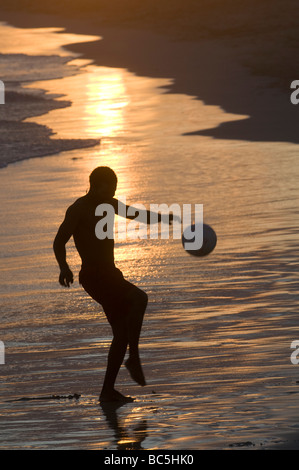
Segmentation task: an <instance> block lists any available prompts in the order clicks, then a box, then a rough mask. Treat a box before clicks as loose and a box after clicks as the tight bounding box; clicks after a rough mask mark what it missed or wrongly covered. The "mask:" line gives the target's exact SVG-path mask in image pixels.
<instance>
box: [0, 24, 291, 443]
mask: <svg viewBox="0 0 299 470" xmlns="http://www.w3.org/2000/svg"><path fill="white" fill-rule="evenodd" d="M19 34H20V30H18V35H19ZM23 34H24V37H25V36H26V41H27V42H26V41H25V40H24V42H23V44H24V45H26V44H27V43H28V46H27V47H28V50H27V52H26V48H25V46H24V50H22V53H24V54H28V55H30V54H32V39H30V37H31V38H32V37H34V41H35V44H36V43H37V40H36V36H37V35H41V37H42V36H43V34H45V32H44V31H43V30H41V29H40V30H38V31H36V30H35V31H33V30H29V29H28V30H24V31H23ZM55 34H56V33H55V32H54V31H48V30H47V35H49V37H53V36H54V38H53V49H52V51H51V53H52V54H54V52H53V51H56V52H57V54H58V55H61V56H62V55H64V53H62V52H61V48H60V45H61V44H64V42H63V41H64V35H63V34H61V33H59V39H60V42H59V44H58V43H57V42H56V41H57V37H56V36H57V35H56V36H55ZM67 42H68V38H66V39H65V43H67ZM54 45H55V47H54ZM30 48H31V49H30ZM55 48H56V49H55ZM35 51H36V49H35ZM0 52H1V50H0ZM4 52H5V53H11V51H10V50H6V51H4ZM36 53H38V51H36ZM73 65H74V66H75V65H76V67H78V66H79V67H82V71H81V72H80V73H78V70H76V73H75V74H71V75H69V74H68V73H67V71H66V72H65V74H63V77H61V78H51V77H50V78H51V79H50V80H46V79H45V80H43V81H42V82H34V83H32V84H29V83H27V84H26V89H27V90H28V92H30V90H31V88H32V89H36V88H42V89H43V90H46V91H47V92H48V93H51V94H58V95H61V94H63V95H64V96H63V97H61V99H63V100H70V101H72V103H73V104H72V106H71V107H66V108H63V109H57V110H53V111H51V112H49V113H48V114H46V115H43V116H39V117H38V118H36V117H35V118H30V119H29V121H33V122H37V123H39V124H44V125H48V126H49V127H51V128H52V129H53V130H54V132H56V136H55V137H56V138H71V139H72V138H77V137H78V134H79V136H80V137H82V138H101V145H100V146H96V147H93V148H88V149H84V150H82V149H78V150H72V151H68V152H64V153H60V154H58V155H56V156H52V157H46V158H34V159H31V160H27V161H23V162H19V163H17V164H13V165H9V166H8V167H7V168H3V169H1V171H0V191H1V201H2V211H1V215H0V247H1V258H2V263H1V268H0V269H1V290H0V296H1V336H0V340H1V341H3V342H4V344H5V353H6V354H5V365H0V376H1V403H0V415H1V422H0V442H1V444H0V446H1V448H4V449H8V448H10V449H16V448H34V449H56V448H66V449H75V448H76V449H117V448H125V449H130V448H144V449H155V448H157V449H215V448H239V447H240V446H243V445H244V447H245V448H252V449H257V448H267V447H270V446H272V445H273V444H275V443H276V442H279V441H283V440H287V437H286V436H287V435H288V433H294V432H296V431H297V428H298V424H297V421H298V419H297V418H298V412H297V402H298V392H299V385H298V383H297V378H298V377H297V375H298V372H297V369H296V366H295V365H293V364H292V363H291V361H290V354H291V352H292V350H291V349H290V345H291V342H292V341H293V340H296V339H298V333H297V310H298V300H299V296H298V275H297V273H298V231H299V226H298V199H299V189H298V184H297V182H298V176H299V165H298V162H297V146H296V145H294V144H285V143H269V142H268V143H260V142H259V143H255V142H246V141H229V140H213V139H211V138H209V137H203V136H183V135H182V134H183V133H186V132H192V131H194V130H198V129H199V128H201V129H205V128H206V129H208V128H211V127H214V126H216V125H218V124H220V123H222V122H225V121H228V120H232V119H239V118H240V116H233V115H227V114H226V113H224V111H223V110H221V109H220V108H218V107H216V106H207V105H205V104H204V103H203V102H202V101H200V100H196V99H194V98H192V97H190V96H186V95H178V94H176V95H172V94H169V93H166V88H165V87H167V85H168V84H169V83H171V80H172V79H171V77H169V80H166V79H153V78H147V77H138V76H136V75H134V74H133V73H131V72H128V71H127V70H126V69H116V68H111V67H105V66H103V67H99V66H95V65H93V64H92V63H90V62H88V61H87V60H84V61H83V60H82V59H80V58H74V61H73V62H72V61H71V62H70V63H68V67H69V66H73ZM63 70H64V69H63ZM182 116H183V119H182ZM99 164H103V165H106V164H107V165H109V166H111V167H112V168H113V169H114V170H115V171H116V173H117V175H118V179H119V185H118V190H117V195H116V196H125V197H126V198H127V203H129V204H134V203H135V204H136V203H143V204H145V205H147V206H149V205H150V204H151V203H158V204H161V203H166V204H172V203H178V204H181V205H182V204H195V203H200V204H203V205H204V220H205V221H206V222H207V223H209V224H211V225H212V226H213V227H214V229H215V230H216V232H217V235H218V244H217V247H216V249H215V251H214V252H213V253H212V254H211V255H210V256H209V257H207V258H205V259H197V258H194V257H191V256H189V255H187V254H186V253H185V252H184V250H183V248H182V246H181V242H180V240H172V239H170V240H161V239H158V240H151V239H143V240H129V239H126V240H124V241H119V242H118V243H117V245H116V250H115V257H116V261H117V265H118V266H119V267H120V269H122V271H123V272H124V274H125V276H126V277H127V278H128V279H129V280H130V281H132V282H134V283H136V284H137V285H138V286H140V287H142V288H143V289H144V290H146V292H147V293H148V295H149V299H150V303H149V307H148V311H147V315H146V321H145V324H144V330H143V335H142V342H141V353H142V358H143V362H144V369H145V374H146V377H147V381H148V386H147V387H146V388H145V389H140V388H138V387H135V386H134V385H133V384H132V383H131V380H130V378H129V377H128V376H127V374H126V371H125V370H121V372H120V376H119V379H118V384H119V388H120V389H121V390H122V391H124V392H125V393H129V394H132V395H134V396H136V400H135V402H134V403H132V404H128V405H126V406H123V407H121V408H119V409H118V410H113V409H111V408H110V409H103V408H101V407H100V406H99V404H98V402H97V399H98V394H99V391H100V387H101V383H102V380H103V376H104V372H105V361H106V355H107V352H108V347H109V342H110V339H111V334H110V328H109V325H108V324H107V322H106V320H105V318H104V315H103V313H102V312H101V311H100V310H99V308H98V306H97V305H96V304H95V302H94V301H93V300H91V299H89V298H88V297H87V295H86V294H85V293H84V291H83V290H82V288H81V287H80V286H79V284H78V280H77V277H76V280H75V284H74V286H73V287H72V288H71V289H69V290H64V289H62V288H60V286H59V285H58V282H57V277H58V269H57V266H56V264H55V260H54V256H53V253H52V241H53V238H54V236H55V233H56V230H57V228H58V226H59V224H60V223H61V221H62V219H63V216H64V211H65V209H66V207H67V206H68V205H69V204H70V203H71V202H72V201H73V200H74V199H76V198H77V197H79V196H81V195H82V194H84V193H85V191H86V189H87V187H88V175H89V173H90V171H91V170H92V169H93V168H94V167H95V166H97V165H99ZM68 259H69V263H70V265H71V266H72V267H73V269H74V272H75V273H76V274H77V273H78V270H79V267H80V261H79V258H78V255H77V254H76V252H75V249H74V246H73V244H72V243H71V242H70V244H69V246H68ZM297 367H298V366H297ZM70 393H78V394H81V397H80V399H79V400H74V399H72V400H68V399H61V400H54V399H52V400H29V401H14V400H17V399H20V398H22V397H27V398H36V397H43V396H51V395H53V394H54V395H68V394H70Z"/></svg>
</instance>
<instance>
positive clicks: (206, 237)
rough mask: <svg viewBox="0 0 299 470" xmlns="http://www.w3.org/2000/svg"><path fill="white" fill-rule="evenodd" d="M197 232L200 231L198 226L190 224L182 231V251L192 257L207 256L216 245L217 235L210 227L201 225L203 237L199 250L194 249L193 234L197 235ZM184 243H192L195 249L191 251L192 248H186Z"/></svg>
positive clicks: (194, 236)
mask: <svg viewBox="0 0 299 470" xmlns="http://www.w3.org/2000/svg"><path fill="white" fill-rule="evenodd" d="M199 230H200V224H196V225H195V224H192V225H190V226H189V227H187V228H186V229H185V230H184V233H183V235H182V244H183V247H184V250H185V251H186V252H187V253H189V254H190V255H192V256H197V257H202V256H207V255H209V254H210V253H211V252H212V251H213V250H214V249H215V246H216V245H217V235H216V233H215V231H214V229H212V227H210V225H207V224H202V235H203V240H202V246H201V248H196V246H195V245H196V244H195V241H196V240H195V238H196V235H195V233H197V235H198V233H199ZM186 243H194V248H195V249H192V246H186Z"/></svg>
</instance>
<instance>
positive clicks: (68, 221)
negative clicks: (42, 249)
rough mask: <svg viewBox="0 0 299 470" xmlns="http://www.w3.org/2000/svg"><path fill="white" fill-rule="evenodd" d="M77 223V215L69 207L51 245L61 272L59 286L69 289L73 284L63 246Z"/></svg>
mask: <svg viewBox="0 0 299 470" xmlns="http://www.w3.org/2000/svg"><path fill="white" fill-rule="evenodd" d="M77 223H78V217H77V214H76V212H75V211H74V210H73V209H72V206H71V207H70V208H69V209H68V210H67V211H66V215H65V219H64V221H63V222H62V224H61V225H60V227H59V229H58V232H57V235H56V237H55V239H54V243H53V250H54V254H55V257H56V260H57V262H58V264H59V267H60V271H61V272H60V276H59V282H60V284H61V285H63V286H66V287H69V285H70V283H73V273H72V271H71V270H70V268H69V265H68V264H67V261H66V248H65V245H66V244H67V242H68V241H69V239H70V238H71V236H72V235H73V231H74V228H75V227H76V225H77Z"/></svg>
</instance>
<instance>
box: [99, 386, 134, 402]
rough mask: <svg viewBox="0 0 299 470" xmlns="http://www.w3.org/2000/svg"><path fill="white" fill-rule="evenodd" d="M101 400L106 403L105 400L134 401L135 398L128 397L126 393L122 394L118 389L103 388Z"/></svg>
mask: <svg viewBox="0 0 299 470" xmlns="http://www.w3.org/2000/svg"><path fill="white" fill-rule="evenodd" d="M99 401H100V402H101V403H104V402H105V403H107V402H123V403H132V401H134V398H132V397H126V396H125V395H122V394H121V393H120V392H118V391H117V390H115V389H112V390H102V392H101V395H100V398H99Z"/></svg>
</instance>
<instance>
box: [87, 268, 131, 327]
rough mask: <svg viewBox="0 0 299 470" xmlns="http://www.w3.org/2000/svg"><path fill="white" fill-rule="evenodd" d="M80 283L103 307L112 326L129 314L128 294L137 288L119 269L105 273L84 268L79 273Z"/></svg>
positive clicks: (112, 269)
mask: <svg viewBox="0 0 299 470" xmlns="http://www.w3.org/2000/svg"><path fill="white" fill-rule="evenodd" d="M79 282H80V284H81V285H82V287H83V288H84V290H85V291H86V292H87V293H88V294H89V295H90V297H92V298H93V299H94V300H95V301H96V302H98V303H99V304H101V305H102V307H103V309H104V312H105V314H106V317H107V319H108V321H109V323H110V324H111V325H112V324H113V323H115V321H117V320H119V319H120V317H121V316H123V315H126V314H127V311H128V307H129V301H128V293H129V292H130V291H131V290H132V289H135V288H136V287H135V286H134V284H131V282H129V281H126V279H125V278H124V276H123V274H122V272H121V271H120V270H119V269H117V268H111V269H108V270H106V271H105V272H103V271H102V270H97V269H95V268H85V267H84V268H82V269H81V271H80V273H79Z"/></svg>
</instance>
